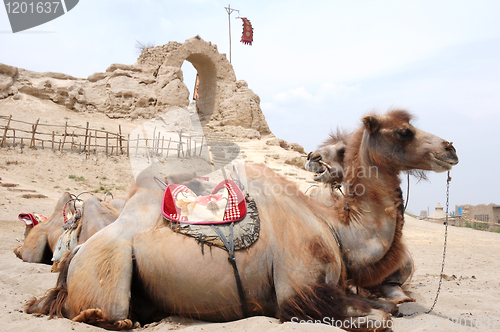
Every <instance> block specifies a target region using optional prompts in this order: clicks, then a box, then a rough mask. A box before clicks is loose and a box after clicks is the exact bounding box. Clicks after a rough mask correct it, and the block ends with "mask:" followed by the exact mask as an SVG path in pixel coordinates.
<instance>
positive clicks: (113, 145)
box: [0, 115, 204, 158]
mask: <svg viewBox="0 0 500 332" xmlns="http://www.w3.org/2000/svg"><path fill="white" fill-rule="evenodd" d="M165 134H167V133H166V132H165V131H160V130H158V132H156V128H155V129H154V131H153V133H152V136H151V137H148V134H147V133H146V132H144V134H143V135H140V134H137V137H133V138H131V137H130V135H127V137H125V136H124V135H123V134H122V128H121V125H119V126H118V132H111V131H107V130H105V129H104V128H103V127H101V129H95V128H91V127H90V124H89V122H87V125H86V127H82V126H75V125H70V124H68V122H66V124H65V125H53V124H45V123H40V119H38V120H36V122H34V123H30V122H26V121H20V120H15V119H13V118H12V115H10V116H3V115H0V135H2V136H0V139H1V140H0V148H6V147H20V148H21V149H24V148H31V149H35V150H36V149H51V150H52V151H61V152H75V153H85V154H86V155H91V154H92V155H98V154H99V153H100V154H105V155H106V157H108V156H113V155H127V157H130V154H131V153H132V154H135V155H136V156H138V155H146V156H147V157H148V158H149V157H168V156H169V154H170V156H176V157H181V158H185V157H192V156H194V155H201V153H202V150H203V141H204V138H203V135H190V134H186V133H183V132H182V131H181V132H170V135H165ZM166 136H167V137H166ZM172 137H176V138H177V137H178V139H172Z"/></svg>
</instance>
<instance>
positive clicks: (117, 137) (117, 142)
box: [116, 135, 120, 155]
mask: <svg viewBox="0 0 500 332" xmlns="http://www.w3.org/2000/svg"><path fill="white" fill-rule="evenodd" d="M119 138H120V136H119V135H116V155H118V151H119V150H118V145H119V144H120V143H119V142H120V140H119Z"/></svg>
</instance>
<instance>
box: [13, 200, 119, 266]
mask: <svg viewBox="0 0 500 332" xmlns="http://www.w3.org/2000/svg"><path fill="white" fill-rule="evenodd" d="M72 199H74V196H73V195H71V194H70V193H68V192H65V193H64V194H63V195H62V196H61V198H60V199H59V200H58V202H57V204H56V206H55V208H54V212H53V213H52V215H51V216H50V217H49V218H47V220H45V221H43V222H41V223H39V224H38V225H36V226H35V227H33V226H32V225H27V226H26V231H25V239H24V243H23V244H21V245H19V246H17V247H16V248H15V249H14V253H15V254H16V256H17V257H19V258H20V259H22V260H23V261H25V262H28V263H46V264H52V262H51V259H52V255H53V253H54V250H55V247H56V244H57V241H58V239H59V237H60V236H61V234H62V233H63V230H62V226H63V225H64V215H63V209H64V210H65V213H66V215H74V214H75V209H74V204H72V203H68V202H70V201H72ZM67 203H68V204H67ZM124 205H125V200H123V199H113V200H111V202H109V203H107V202H104V201H102V200H101V199H99V198H97V197H94V196H91V197H90V198H87V199H85V200H84V202H83V206H82V211H83V214H82V216H81V219H80V224H81V225H82V228H81V232H80V236H79V237H78V244H81V243H83V242H85V241H87V240H88V239H89V238H90V237H91V236H92V235H93V234H95V233H96V232H97V231H99V230H100V229H102V228H104V227H105V226H107V225H108V224H110V223H112V222H113V221H115V220H116V218H118V215H119V214H120V210H121V209H123V206H124ZM57 271H58V267H57V264H54V265H53V272H57Z"/></svg>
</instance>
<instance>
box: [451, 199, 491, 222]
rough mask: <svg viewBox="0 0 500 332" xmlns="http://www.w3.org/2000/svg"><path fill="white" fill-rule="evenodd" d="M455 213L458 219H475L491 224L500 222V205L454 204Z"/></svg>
mask: <svg viewBox="0 0 500 332" xmlns="http://www.w3.org/2000/svg"><path fill="white" fill-rule="evenodd" d="M455 215H456V216H457V218H459V219H460V220H476V221H483V222H487V223H492V224H500V205H497V204H493V203H490V204H488V205H486V204H479V205H470V204H462V205H455Z"/></svg>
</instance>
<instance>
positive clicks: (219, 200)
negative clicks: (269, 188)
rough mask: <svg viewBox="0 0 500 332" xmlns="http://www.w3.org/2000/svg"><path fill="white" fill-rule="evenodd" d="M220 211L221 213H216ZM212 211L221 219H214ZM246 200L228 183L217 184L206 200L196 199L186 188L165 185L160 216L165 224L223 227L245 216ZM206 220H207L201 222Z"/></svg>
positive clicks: (201, 197)
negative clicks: (166, 222)
mask: <svg viewBox="0 0 500 332" xmlns="http://www.w3.org/2000/svg"><path fill="white" fill-rule="evenodd" d="M220 208H223V210H219V209H220ZM212 209H215V211H220V212H224V214H220V213H217V215H220V216H221V218H216V219H214V215H215V213H207V211H209V212H213V210H212ZM246 213H247V206H246V200H245V197H244V195H243V193H242V192H241V190H240V188H239V187H238V185H236V183H234V182H233V181H232V180H224V181H222V182H221V183H219V184H218V185H217V186H216V187H215V188H214V190H212V193H211V194H210V195H208V196H196V194H195V193H194V192H192V191H191V189H189V188H188V187H186V186H183V185H179V184H171V185H168V186H167V188H166V189H165V193H164V195H163V203H162V214H163V216H164V217H165V218H167V219H168V220H172V221H176V222H181V223H187V224H195V225H200V224H223V223H230V222H235V221H240V220H241V219H243V218H244V217H245V216H246ZM205 217H207V218H205Z"/></svg>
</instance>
